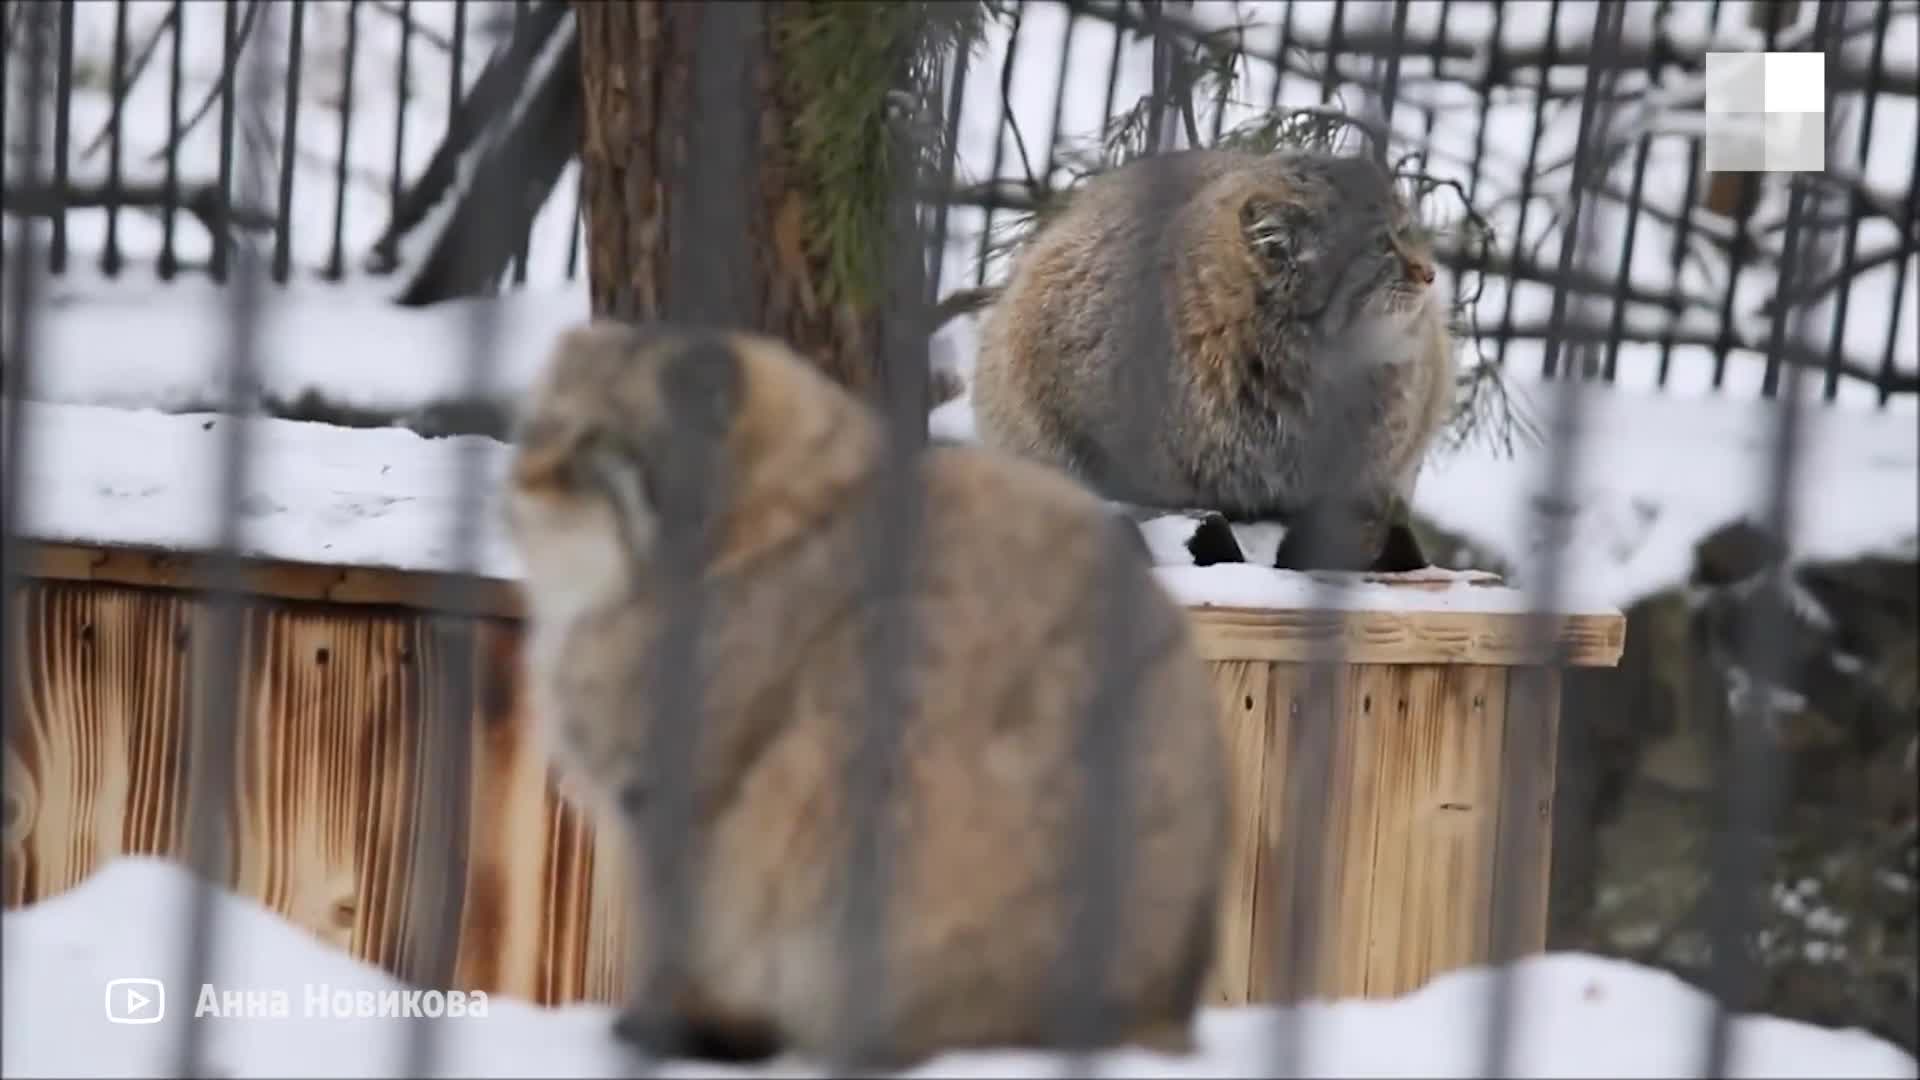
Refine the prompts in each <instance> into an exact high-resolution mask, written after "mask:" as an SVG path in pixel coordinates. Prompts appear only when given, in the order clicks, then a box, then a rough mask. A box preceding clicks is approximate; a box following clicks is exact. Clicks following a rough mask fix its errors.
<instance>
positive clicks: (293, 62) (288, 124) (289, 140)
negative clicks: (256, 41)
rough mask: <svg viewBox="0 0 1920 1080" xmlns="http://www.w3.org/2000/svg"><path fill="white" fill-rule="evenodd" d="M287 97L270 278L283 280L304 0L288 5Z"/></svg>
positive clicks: (296, 147) (289, 244) (295, 157)
mask: <svg viewBox="0 0 1920 1080" xmlns="http://www.w3.org/2000/svg"><path fill="white" fill-rule="evenodd" d="M287 14H288V21H289V25H288V30H287V78H286V86H285V88H284V90H283V91H282V94H283V96H284V97H285V98H286V100H285V102H284V103H283V106H284V107H283V109H282V112H281V118H280V176H279V181H280V184H279V187H280V190H279V200H278V211H277V212H276V213H275V215H274V222H273V280H275V281H278V282H282V283H285V281H286V280H287V275H288V272H289V270H290V265H289V264H290V263H291V260H292V257H293V175H294V173H295V171H297V170H296V168H295V166H296V163H297V162H298V161H299V151H300V137H299V133H300V43H301V40H302V34H301V31H302V29H303V28H304V27H305V24H306V21H307V0H292V2H291V3H289V4H288V5H287Z"/></svg>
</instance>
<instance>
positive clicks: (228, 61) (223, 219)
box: [175, 0, 241, 285]
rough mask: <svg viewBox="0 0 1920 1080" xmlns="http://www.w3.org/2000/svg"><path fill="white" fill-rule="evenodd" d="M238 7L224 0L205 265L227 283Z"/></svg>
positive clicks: (230, 221)
mask: <svg viewBox="0 0 1920 1080" xmlns="http://www.w3.org/2000/svg"><path fill="white" fill-rule="evenodd" d="M238 11H239V8H238V5H237V3H236V0H227V2H226V4H225V5H223V8H222V15H223V16H224V19H225V22H224V29H223V30H222V34H223V36H222V37H221V39H220V41H221V44H220V70H221V72H222V74H221V77H220V148H219V152H220V179H219V187H218V188H217V189H216V192H215V198H216V200H217V206H216V208H215V210H214V215H213V233H214V235H213V237H212V241H213V254H212V262H211V264H210V266H209V267H208V269H209V271H210V272H211V273H212V275H213V280H214V281H216V282H219V283H220V284H222V285H224V284H226V283H227V265H228V263H229V261H230V260H231V252H232V249H233V109H234V100H233V84H234V83H235V82H238V81H239V70H240V69H239V49H240V47H241V42H240V40H239V37H238V33H239V32H238V29H237V28H236V25H235V19H236V17H237V15H238ZM175 152H176V153H177V152H178V151H175Z"/></svg>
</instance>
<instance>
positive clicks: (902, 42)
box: [774, 0, 990, 307]
mask: <svg viewBox="0 0 1920 1080" xmlns="http://www.w3.org/2000/svg"><path fill="white" fill-rule="evenodd" d="M989 7H990V5H989V4H988V3H985V2H972V0H968V2H952V0H948V2H939V0H932V2H929V0H916V2H895V3H887V4H866V3H848V2H842V0H809V2H805V3H797V4H791V5H784V10H782V11H781V13H780V14H779V15H778V16H777V21H776V23H775V30H774V48H775V50H776V57H777V60H778V70H779V71H780V73H781V80H782V86H781V94H782V96H783V97H784V98H785V99H786V101H787V102H789V103H790V104H791V105H792V106H793V107H794V108H795V115H794V116H793V117H792V123H791V126H790V128H789V131H788V135H787V148H788V151H789V153H790V155H791V160H792V162H793V164H794V166H795V169H796V171H797V173H798V177H797V179H798V182H799V184H800V186H801V190H802V191H803V193H804V196H805V206H806V226H807V229H806V232H807V243H808V246H809V254H810V255H811V256H813V257H814V258H815V259H818V260H819V262H820V265H821V266H822V268H823V271H824V281H823V282H822V283H821V284H822V292H823V294H824V298H825V299H826V300H827V302H828V303H830V304H839V303H846V304H851V305H853V306H855V307H865V306H868V305H870V304H872V303H873V302H874V300H875V298H876V297H878V296H879V295H880V294H881V286H882V281H881V268H882V265H883V264H882V255H883V253H884V251H885V242H886V229H887V208H888V207H887V203H888V199H889V198H890V196H891V193H892V191H893V183H894V175H893V173H894V163H893V161H892V157H891V148H890V146H889V145H888V136H889V128H888V123H887V115H888V112H889V94H890V92H892V91H895V90H897V89H899V88H900V87H901V85H902V83H901V79H900V70H899V64H900V63H901V62H902V60H904V61H905V63H906V65H907V74H908V76H909V77H910V78H911V80H912V85H922V86H924V85H929V83H930V81H931V80H932V79H933V78H934V77H935V73H936V72H937V71H938V70H939V64H940V60H941V58H942V57H947V56H957V55H958V50H960V49H970V48H972V47H973V45H974V44H975V43H976V42H977V41H978V40H979V33H980V28H981V25H982V23H983V22H984V20H985V18H986V16H987V14H988V11H989ZM937 96H938V95H937V93H935V94H930V95H929V98H930V99H931V98H937ZM915 127H916V128H917V129H918V130H921V131H924V132H926V133H927V134H928V135H929V138H928V139H926V140H925V141H924V142H923V144H922V145H921V147H920V149H921V152H922V153H923V154H924V155H926V156H927V160H928V161H929V162H931V161H935V160H937V156H938V154H939V152H940V149H941V148H940V146H939V145H938V140H939V139H943V138H945V137H946V136H945V133H944V131H943V130H942V125H941V124H940V122H939V109H938V105H937V102H936V103H935V106H934V110H933V115H932V117H930V118H926V119H924V120H923V119H921V118H915Z"/></svg>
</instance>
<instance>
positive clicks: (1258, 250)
mask: <svg viewBox="0 0 1920 1080" xmlns="http://www.w3.org/2000/svg"><path fill="white" fill-rule="evenodd" d="M1305 218H1306V213H1305V209H1304V208H1303V207H1301V206H1300V205H1299V204H1298V203H1295V202H1291V201H1288V200H1285V199H1277V198H1274V197H1272V196H1267V195H1249V196H1248V197H1247V199H1246V201H1245V202H1243V203H1241V204H1240V234H1241V236H1242V237H1243V238H1244V239H1245V240H1246V243H1247V248H1248V250H1250V251H1252V252H1253V254H1254V256H1255V257H1256V258H1258V259H1259V260H1260V261H1261V262H1262V263H1264V264H1266V265H1267V266H1269V267H1271V268H1273V269H1276V270H1281V269H1286V268H1289V267H1291V266H1293V265H1294V264H1295V263H1297V262H1299V261H1300V260H1301V258H1302V257H1303V256H1305V255H1306V254H1307V250H1306V249H1307V246H1308V245H1309V244H1310V243H1311V239H1310V237H1309V235H1308V227H1307V226H1308V223H1307V222H1306V220H1305Z"/></svg>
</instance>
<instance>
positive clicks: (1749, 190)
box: [1713, 18, 1780, 397]
mask: <svg viewBox="0 0 1920 1080" xmlns="http://www.w3.org/2000/svg"><path fill="white" fill-rule="evenodd" d="M1765 34H1766V42H1767V51H1769V52H1771V51H1772V50H1773V47H1774V45H1775V44H1776V41H1777V39H1778V38H1779V36H1780V21H1779V20H1778V19H1772V18H1769V19H1767V21H1766V30H1765ZM1716 179H1718V180H1721V182H1723V183H1731V184H1734V185H1735V186H1736V190H1737V192H1738V194H1737V195H1736V196H1735V206H1734V207H1733V209H1732V210H1731V212H1729V213H1728V215H1727V216H1728V217H1731V218H1732V219H1733V222H1734V233H1733V250H1732V251H1731V252H1730V253H1729V254H1728V255H1727V284H1726V289H1725V291H1723V292H1722V293H1721V294H1720V333H1719V335H1718V337H1717V338H1716V340H1715V341H1714V345H1713V388H1714V390H1715V391H1719V390H1722V389H1724V388H1725V385H1726V380H1727V360H1728V357H1729V356H1731V355H1732V352H1733V347H1734V345H1735V343H1736V342H1737V341H1738V335H1737V334H1736V333H1735V331H1734V320H1735V315H1734V303H1735V301H1736V300H1737V298H1738V297H1739V295H1740V279H1741V278H1742V277H1744V276H1745V274H1746V271H1747V269H1748V265H1749V264H1750V263H1751V262H1752V259H1753V255H1754V250H1753V249H1754V243H1753V234H1752V232H1751V231H1750V230H1749V228H1748V224H1749V222H1750V220H1751V218H1752V215H1753V209H1754V206H1755V205H1756V204H1757V202H1758V200H1759V190H1760V185H1759V183H1758V181H1757V179H1756V177H1755V174H1753V173H1726V174H1721V176H1719V177H1716ZM1777 363H1778V358H1777V357H1774V356H1769V357H1768V358H1767V373H1768V375H1769V383H1768V386H1767V388H1766V390H1765V391H1764V393H1765V396H1767V397H1772V396H1773V393H1772V385H1771V376H1773V375H1774V374H1775V373H1776V371H1777V368H1776V367H1775V365H1776V364H1777Z"/></svg>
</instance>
